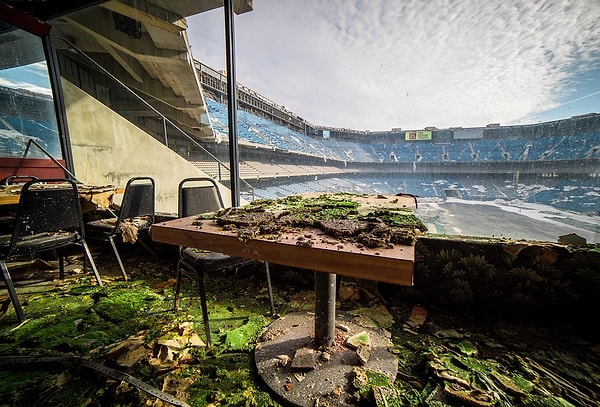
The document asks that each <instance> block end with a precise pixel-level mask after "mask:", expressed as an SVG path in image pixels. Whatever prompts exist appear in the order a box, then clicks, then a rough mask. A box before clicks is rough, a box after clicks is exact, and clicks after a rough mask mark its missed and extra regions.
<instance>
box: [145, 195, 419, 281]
mask: <svg viewBox="0 0 600 407" xmlns="http://www.w3.org/2000/svg"><path fill="white" fill-rule="evenodd" d="M396 200H397V199H396ZM151 236H152V239H153V240H154V241H156V242H161V243H168V244H173V245H178V246H185V247H195V248H199V249H204V250H209V251H214V252H219V253H223V254H227V255H231V256H239V257H245V258H250V259H255V260H261V261H266V262H269V263H274V264H281V265H286V266H290V267H297V268H302V269H307V270H312V271H320V272H326V273H335V274H340V275H343V276H349V277H355V278H361V279H368V280H375V281H381V282H386V283H393V284H399V285H406V286H412V285H413V264H414V246H410V245H401V244H395V245H393V247H391V248H384V247H377V248H367V247H364V246H362V245H359V244H356V243H353V242H348V241H341V240H338V239H335V238H333V237H331V236H329V235H326V234H325V233H324V232H323V231H322V230H320V229H316V228H305V229H303V230H301V231H294V232H283V233H280V234H277V235H276V236H269V235H261V236H258V237H255V238H250V239H244V240H241V239H240V238H239V237H238V235H237V233H236V232H234V231H227V230H223V227H222V226H220V225H219V224H217V222H216V220H214V219H199V218H198V216H190V217H187V218H180V219H174V220H170V221H166V222H161V223H156V224H154V225H153V226H152V228H151Z"/></svg>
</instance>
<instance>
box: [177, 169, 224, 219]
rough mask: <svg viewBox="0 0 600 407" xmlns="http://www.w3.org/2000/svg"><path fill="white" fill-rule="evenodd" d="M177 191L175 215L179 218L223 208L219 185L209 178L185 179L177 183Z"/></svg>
mask: <svg viewBox="0 0 600 407" xmlns="http://www.w3.org/2000/svg"><path fill="white" fill-rule="evenodd" d="M207 183H208V185H207ZM178 191H179V194H178V195H179V205H178V213H177V214H178V216H179V217H180V218H182V217H186V216H193V215H197V214H199V213H207V212H214V211H218V210H219V209H223V207H224V204H223V197H222V196H221V190H220V189H219V185H218V184H217V181H215V180H214V179H212V178H210V177H194V178H186V179H184V180H182V181H181V182H180V183H179V189H178Z"/></svg>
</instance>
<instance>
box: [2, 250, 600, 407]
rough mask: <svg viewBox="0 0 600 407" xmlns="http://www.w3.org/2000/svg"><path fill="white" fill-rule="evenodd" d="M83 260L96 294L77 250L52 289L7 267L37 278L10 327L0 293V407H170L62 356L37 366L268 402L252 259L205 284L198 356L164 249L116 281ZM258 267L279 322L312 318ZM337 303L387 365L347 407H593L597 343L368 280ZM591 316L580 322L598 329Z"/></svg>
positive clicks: (305, 294) (265, 317) (106, 262)
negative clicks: (391, 363)
mask: <svg viewBox="0 0 600 407" xmlns="http://www.w3.org/2000/svg"><path fill="white" fill-rule="evenodd" d="M94 254H95V258H96V259H97V263H98V266H99V270H100V274H101V275H102V277H103V280H104V282H105V285H104V286H103V287H98V286H97V285H96V284H95V282H94V279H93V277H92V276H91V273H89V272H88V273H83V271H82V270H81V268H82V265H81V257H80V256H78V255H74V256H72V257H70V258H69V265H68V270H69V272H68V273H67V277H66V279H64V280H58V279H57V278H56V277H57V272H56V270H47V269H46V270H38V269H36V268H35V267H32V266H31V265H30V266H28V267H26V268H23V269H21V270H15V271H14V272H13V277H15V280H17V281H18V280H19V277H28V278H29V280H34V279H37V280H40V281H39V282H37V283H35V284H30V285H26V286H21V285H18V286H17V291H18V292H19V295H20V298H21V301H22V303H23V308H24V311H25V314H26V317H27V318H28V320H27V321H26V322H25V323H22V324H19V323H18V322H17V319H16V316H15V314H14V310H13V308H12V306H10V305H9V301H8V300H7V296H6V291H4V290H3V291H0V299H1V301H0V306H1V307H2V308H1V311H2V313H1V314H0V406H42V405H43V406H163V405H169V403H167V402H164V401H161V400H159V399H157V398H156V397H154V396H152V395H150V394H149V393H147V392H145V391H142V390H140V389H138V388H137V387H135V386H133V385H131V384H129V383H127V382H126V381H122V380H118V379H114V378H110V377H107V376H106V375H105V374H102V373H100V372H98V371H96V370H94V369H90V368H89V367H86V366H84V365H82V364H79V363H75V362H73V359H69V360H65V362H56V361H54V362H52V363H39V361H40V359H39V358H41V357H46V356H54V357H67V356H78V357H82V358H84V359H85V360H90V361H93V362H96V363H98V364H101V365H103V366H107V367H111V368H113V369H116V370H118V371H121V372H125V373H128V374H129V375H131V376H133V377H135V378H136V379H138V380H141V381H143V382H144V383H146V384H148V385H150V386H153V387H154V388H156V389H159V390H162V391H164V392H165V393H168V394H170V395H172V396H175V397H177V398H178V399H179V400H182V401H184V402H185V403H187V404H188V405H191V406H277V405H281V404H280V403H281V401H280V400H277V399H275V398H274V396H272V395H270V394H269V393H268V392H266V390H265V388H264V387H263V385H262V383H261V382H260V380H259V378H258V377H257V375H256V371H255V368H254V362H253V346H254V342H255V341H256V339H257V337H258V336H259V335H260V333H261V330H262V329H263V328H264V327H266V326H267V325H268V324H269V323H270V322H271V321H272V319H271V316H270V315H269V305H268V296H267V290H266V284H265V279H264V272H263V269H262V267H261V265H260V264H258V265H257V266H256V267H254V266H251V267H249V268H246V269H244V270H242V271H240V273H239V275H238V276H237V278H236V279H235V281H234V278H233V274H222V275H207V276H206V278H205V281H206V290H207V296H208V308H209V312H210V322H211V332H212V341H213V347H212V348H211V349H207V348H206V347H204V346H203V344H202V340H205V337H204V326H203V322H202V315H201V311H200V305H199V297H198V295H197V285H196V283H195V280H194V278H192V277H193V276H188V278H186V279H184V283H185V284H184V288H183V295H182V300H181V304H180V307H179V309H178V311H173V308H172V304H173V293H174V279H173V277H174V261H175V259H174V258H173V255H172V253H163V255H162V257H163V258H162V259H157V258H154V257H151V256H149V255H148V254H147V253H145V252H135V251H131V252H130V253H125V254H124V255H123V257H124V258H125V260H126V268H127V270H128V273H129V275H130V279H129V281H126V282H125V281H122V280H121V279H120V278H119V276H120V275H119V273H118V270H117V268H116V264H115V263H114V258H113V257H112V255H111V253H110V252H109V251H105V252H102V251H95V253H94ZM271 271H272V278H273V284H274V293H275V305H276V308H277V312H278V313H279V315H285V314H286V313H288V312H292V311H301V310H312V309H313V306H314V294H313V286H312V284H313V283H312V273H310V272H307V271H302V270H290V269H286V268H279V267H277V266H272V269H271ZM339 294H340V298H343V300H338V305H337V307H338V309H343V310H345V311H347V312H349V313H351V314H354V315H356V321H357V323H360V324H364V325H365V326H377V327H379V328H384V329H386V330H388V331H389V332H390V333H391V338H392V342H393V346H392V347H391V351H392V352H393V353H394V354H395V355H396V356H397V357H398V362H399V374H398V377H397V379H396V382H395V383H393V384H390V383H389V382H387V381H383V382H382V381H381V380H380V378H379V377H378V376H377V375H376V374H372V373H371V372H362V373H361V374H357V376H356V377H355V378H354V379H355V380H354V383H355V387H356V389H355V394H354V397H355V399H356V405H381V406H384V405H385V406H461V405H476V406H491V405H496V406H519V405H525V406H527V405H529V406H570V405H573V406H586V405H589V406H593V405H598V403H600V385H599V383H600V347H599V346H598V344H597V343H595V342H594V341H593V340H592V339H590V338H589V337H586V336H585V335H582V336H579V337H577V336H575V335H574V334H573V333H572V332H571V330H570V327H569V326H565V325H561V326H553V327H548V326H539V325H535V324H533V323H528V322H526V321H523V320H520V321H516V320H513V321H510V320H507V319H502V320H501V319H497V318H493V317H491V316H488V317H483V316H476V315H469V314H468V313H461V314H455V313H449V312H447V311H445V310H443V309H440V308H436V307H435V306H433V305H427V304H423V303H422V304H420V305H421V307H415V306H416V305H419V304H416V303H413V302H411V301H410V300H409V299H407V298H406V296H404V295H403V294H402V290H400V289H398V288H397V287H393V286H387V285H386V286H383V287H378V286H376V285H374V284H369V283H367V282H357V281H346V280H343V281H342V282H341V287H340V292H339ZM590 311H591V312H592V310H590ZM592 315H593V314H591V315H590V318H595V320H594V321H595V322H594V321H592V320H590V325H592V324H593V323H597V318H596V317H595V316H594V317H592ZM590 329H591V330H592V329H593V328H590ZM14 356H30V357H34V359H25V360H22V359H20V360H18V361H15V359H14V358H12V357H14ZM35 358H37V361H36V360H35ZM41 360H42V361H43V359H41ZM53 360H54V359H53Z"/></svg>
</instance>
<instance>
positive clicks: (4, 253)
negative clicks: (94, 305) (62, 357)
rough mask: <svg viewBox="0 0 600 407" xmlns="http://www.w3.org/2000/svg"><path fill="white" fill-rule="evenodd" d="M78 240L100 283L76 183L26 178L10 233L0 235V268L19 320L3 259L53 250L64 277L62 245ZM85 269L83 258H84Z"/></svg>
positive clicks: (18, 306) (21, 316)
mask: <svg viewBox="0 0 600 407" xmlns="http://www.w3.org/2000/svg"><path fill="white" fill-rule="evenodd" d="M72 244H80V245H81V246H82V247H83V251H84V254H85V257H86V258H87V259H88V260H89V262H90V265H91V266H92V270H93V272H94V276H95V277H96V281H97V283H98V285H100V286H101V285H102V281H101V280H100V275H99V274H98V270H97V269H96V265H95V263H94V260H93V259H92V255H91V253H90V249H89V247H88V245H87V243H86V240H85V233H84V224H83V218H82V215H81V207H80V203H79V195H78V193H77V185H76V184H75V183H74V182H73V181H70V180H66V179H51V180H48V179H47V180H32V181H29V182H27V183H26V184H25V185H24V186H23V188H22V190H21V196H20V198H19V206H18V210H17V216H16V220H15V224H14V229H13V232H12V234H10V235H2V236H0V268H2V278H3V280H4V283H5V285H6V288H7V290H8V294H9V295H10V298H11V301H12V303H13V306H14V307H15V312H16V314H17V318H18V319H19V322H22V321H23V320H24V319H25V316H24V313H23V309H22V308H21V303H20V302H19V297H18V296H17V293H16V290H15V287H14V284H13V281H12V278H11V276H10V273H9V271H8V267H7V266H6V262H8V261H11V260H13V259H15V258H19V257H22V256H30V257H31V256H33V255H34V254H36V253H39V252H44V251H49V250H55V249H56V250H57V254H58V259H59V270H60V278H63V277H64V255H63V252H62V248H64V247H66V246H69V245H72ZM84 269H85V259H84Z"/></svg>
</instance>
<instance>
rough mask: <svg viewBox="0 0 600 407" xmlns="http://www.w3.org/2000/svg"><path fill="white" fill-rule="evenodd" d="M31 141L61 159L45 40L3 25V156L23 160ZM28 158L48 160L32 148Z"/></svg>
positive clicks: (0, 148)
mask: <svg viewBox="0 0 600 407" xmlns="http://www.w3.org/2000/svg"><path fill="white" fill-rule="evenodd" d="M29 140H34V141H35V142H37V143H38V144H39V145H40V146H42V147H43V148H44V149H46V150H47V151H48V152H49V153H50V154H52V156H53V157H54V158H57V159H61V158H62V152H61V151H62V150H61V146H60V137H59V132H58V125H57V122H56V111H55V109H54V100H53V95H52V88H51V86H50V77H49V74H48V67H47V65H46V58H45V54H44V47H43V44H42V40H41V38H40V37H37V36H36V35H33V34H30V33H28V32H26V31H23V30H21V29H19V28H16V27H14V26H12V25H10V24H7V23H0V157H22V156H23V154H24V152H25V148H26V146H27V143H28V142H29ZM27 158H47V157H46V156H45V155H44V154H43V153H42V152H41V151H40V149H38V148H35V147H33V146H32V147H30V149H29V152H28V154H27Z"/></svg>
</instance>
